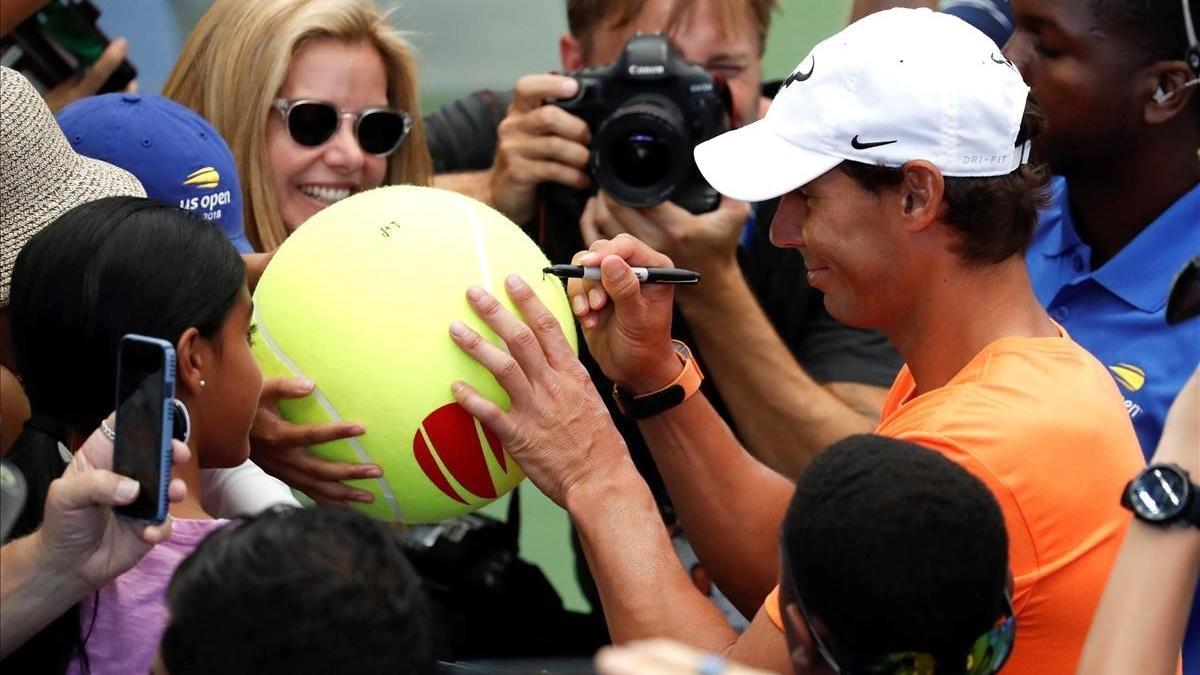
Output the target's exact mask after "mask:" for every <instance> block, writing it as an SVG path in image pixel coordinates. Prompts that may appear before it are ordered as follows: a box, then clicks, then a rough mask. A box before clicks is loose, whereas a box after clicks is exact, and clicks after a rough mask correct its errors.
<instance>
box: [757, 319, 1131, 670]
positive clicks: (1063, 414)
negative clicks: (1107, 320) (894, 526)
mask: <svg viewBox="0 0 1200 675" xmlns="http://www.w3.org/2000/svg"><path fill="white" fill-rule="evenodd" d="M915 389H916V384H915V382H914V381H913V378H912V374H911V373H910V372H909V370H908V367H907V366H905V367H904V368H903V369H902V370H901V371H900V374H899V375H898V376H897V377H896V381H895V383H894V384H893V385H892V388H891V391H889V392H888V397H887V400H886V401H885V403H884V407H883V417H882V422H881V423H880V424H879V427H878V428H877V429H876V433H878V434H880V435H883V436H890V437H892V438H900V439H904V440H907V441H912V442H915V443H920V444H921V445H924V446H926V447H929V448H931V449H933V450H937V451H938V452H941V453H942V454H943V455H945V456H946V457H947V458H949V459H951V460H953V461H954V462H957V463H958V464H959V465H961V466H962V467H964V468H965V469H967V470H968V471H970V472H971V473H972V474H974V475H975V476H976V477H978V478H979V479H980V480H982V481H983V482H984V483H985V484H986V485H987V486H988V487H989V488H990V489H991V491H992V494H993V495H995V497H996V500H997V501H998V502H999V503H1000V508H1001V510H1002V511H1003V513H1004V522H1005V526H1006V528H1007V530H1008V539H1009V565H1010V567H1011V569H1012V573H1013V576H1014V578H1015V582H1016V588H1015V592H1014V595H1013V606H1014V608H1015V610H1016V613H1017V639H1016V645H1015V646H1014V648H1013V653H1012V656H1011V657H1010V659H1009V661H1008V665H1007V666H1005V668H1004V673H1005V674H1006V675H1014V674H1016V675H1019V674H1021V673H1031V674H1032V673H1038V674H1039V675H1054V674H1056V673H1062V674H1063V675H1067V674H1070V673H1074V672H1075V667H1076V665H1077V663H1078V662H1079V655H1080V651H1081V650H1082V649H1083V642H1084V639H1085V638H1086V637H1087V632H1088V628H1089V626H1090V625H1091V621H1092V614H1093V613H1094V612H1095V610H1096V606H1097V604H1098V603H1099V602H1100V595H1101V593H1102V592H1103V591H1104V585H1105V583H1106V582H1107V580H1108V574H1109V571H1110V570H1111V568H1112V565H1113V562H1114V560H1115V558H1116V555H1117V551H1118V550H1119V549H1120V546H1121V540H1122V538H1123V536H1124V532H1125V527H1126V526H1127V525H1128V523H1129V513H1128V512H1127V511H1125V510H1124V509H1123V508H1121V506H1120V504H1119V498H1120V494H1121V489H1122V488H1123V487H1124V485H1125V483H1126V482H1127V481H1128V480H1129V479H1130V478H1132V477H1133V476H1134V474H1136V473H1137V472H1138V471H1139V470H1140V469H1141V467H1142V466H1143V464H1144V460H1143V459H1142V453H1141V450H1140V449H1139V446H1138V440H1137V437H1136V436H1135V435H1134V431H1133V426H1132V425H1131V424H1130V422H1129V416H1128V415H1127V414H1126V412H1125V404H1124V402H1123V400H1122V398H1121V395H1120V394H1119V393H1118V392H1117V388H1116V385H1115V384H1114V383H1113V379H1112V376H1111V375H1109V374H1108V373H1107V372H1106V371H1105V369H1104V366H1102V365H1101V364H1100V362H1099V361H1097V360H1096V359H1095V358H1093V357H1092V356H1091V355H1090V354H1089V353H1087V352H1086V351H1085V350H1084V349H1083V348H1082V347H1080V346H1079V345H1077V344H1075V342H1074V341H1072V340H1071V339H1070V338H1069V337H1066V336H1064V337H1060V338H1018V337H1013V338H1004V339H1001V340H997V341H996V342H993V343H992V344H990V345H988V346H987V348H985V349H984V350H983V351H981V352H980V353H979V354H977V355H976V356H975V358H973V359H972V360H971V361H970V363H968V364H967V365H966V367H964V368H963V369H962V370H961V371H960V372H959V373H958V374H957V375H955V376H954V378H953V379H951V380H950V381H949V382H948V383H947V384H946V385H945V386H943V387H941V388H939V389H935V390H933V391H929V392H926V393H924V394H922V395H920V396H914V393H915ZM959 562H960V564H961V563H962V562H963V561H959ZM766 609H767V614H768V615H770V617H771V619H772V621H774V622H775V624H776V625H777V626H779V627H780V628H782V627H783V623H782V621H781V620H780V616H779V596H778V589H776V590H775V591H773V592H772V593H771V595H770V596H768V598H767V601H766Z"/></svg>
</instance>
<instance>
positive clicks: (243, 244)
mask: <svg viewBox="0 0 1200 675" xmlns="http://www.w3.org/2000/svg"><path fill="white" fill-rule="evenodd" d="M225 236H226V237H228V239H229V243H231V244H233V247H234V248H236V249H237V252H238V253H255V250H254V247H253V246H251V245H250V240H249V239H247V238H246V235H244V234H237V235H234V236H232V237H230V236H229V234H228V233H226V235H225Z"/></svg>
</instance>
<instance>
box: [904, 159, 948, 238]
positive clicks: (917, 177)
mask: <svg viewBox="0 0 1200 675" xmlns="http://www.w3.org/2000/svg"><path fill="white" fill-rule="evenodd" d="M900 171H901V174H902V175H903V179H902V180H901V181H900V189H899V190H898V191H897V195H896V198H897V199H899V200H900V203H899V205H898V206H899V209H900V211H901V217H902V219H903V220H904V221H905V226H904V228H905V229H906V230H908V231H909V232H919V231H921V230H923V229H925V228H926V227H927V226H928V225H929V224H930V223H932V222H933V221H935V220H937V217H938V212H939V211H940V210H941V207H942V196H943V194H945V191H946V181H945V179H944V178H942V172H941V171H938V170H937V167H935V166H934V165H933V164H930V163H929V162H927V161H925V160H923V159H915V160H913V161H911V162H909V163H907V164H905V165H904V166H903V167H901V168H900Z"/></svg>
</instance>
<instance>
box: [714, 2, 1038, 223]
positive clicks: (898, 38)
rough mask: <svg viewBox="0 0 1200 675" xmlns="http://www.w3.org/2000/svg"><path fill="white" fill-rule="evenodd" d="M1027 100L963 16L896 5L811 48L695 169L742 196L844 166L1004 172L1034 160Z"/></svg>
mask: <svg viewBox="0 0 1200 675" xmlns="http://www.w3.org/2000/svg"><path fill="white" fill-rule="evenodd" d="M1028 95H1029V87H1028V86H1026V85H1025V82H1024V81H1023V80H1022V79H1021V74H1020V73H1019V72H1017V68H1016V66H1014V65H1013V64H1012V62H1011V61H1009V60H1008V59H1007V58H1005V57H1004V55H1003V54H1002V53H1001V52H1000V51H999V50H998V49H997V48H996V44H995V43H994V42H992V40H991V39H989V38H988V37H987V36H986V35H984V34H983V33H982V32H980V31H979V30H978V29H976V28H974V27H972V26H971V25H969V24H967V23H966V22H965V21H963V20H962V19H959V18H958V17H955V16H950V15H948V14H938V13H936V12H932V11H930V10H928V9H890V10H887V11H883V12H877V13H875V14H871V15H868V16H867V17H865V18H863V19H860V20H859V21H856V22H854V23H853V24H851V25H849V26H847V27H846V28H845V29H843V30H842V31H841V32H840V33H837V34H836V35H834V36H832V37H830V38H828V39H827V40H825V41H823V42H821V43H820V44H818V45H817V46H816V47H813V50H812V51H811V52H810V53H809V54H808V56H807V57H805V59H804V60H803V61H801V62H800V65H799V66H797V67H796V70H795V71H793V72H792V74H791V75H789V76H788V78H787V79H786V80H784V82H783V86H782V87H781V88H780V90H779V93H778V94H776V95H775V100H774V101H773V102H772V103H771V107H770V109H769V110H768V111H767V114H766V117H764V118H763V119H761V120H759V121H757V122H754V123H753V124H749V125H747V126H744V127H742V128H740V129H735V130H733V131H730V132H727V133H724V134H722V135H720V136H718V137H716V138H714V139H712V140H709V141H707V142H705V143H701V144H700V145H698V146H696V150H695V155H696V166H698V167H699V168H700V172H701V173H702V174H704V177H705V178H706V179H707V180H708V182H709V183H711V184H712V186H713V187H715V188H716V189H717V191H719V192H721V193H722V194H726V195H729V196H730V197H733V198H735V199H741V200H744V201H763V200H766V199H772V198H774V197H778V196H780V195H783V194H786V193H787V192H790V191H792V190H794V189H796V188H798V187H800V186H802V185H804V184H806V183H808V182H810V181H812V180H813V179H815V178H817V177H819V176H821V175H822V174H824V173H825V172H827V171H829V170H830V169H832V168H834V167H835V166H837V165H838V164H840V163H842V161H844V160H854V161H856V162H862V163H864V164H871V165H878V166H889V167H900V166H903V165H904V164H905V163H906V162H909V161H911V160H915V159H924V160H927V161H929V162H931V163H932V164H933V165H934V166H936V167H937V168H938V170H940V171H941V172H942V174H943V175H945V176H1000V175H1004V174H1008V173H1011V172H1013V171H1015V170H1016V169H1017V168H1019V167H1020V166H1021V164H1022V163H1023V162H1026V161H1028V159H1029V143H1028V142H1025V143H1023V144H1021V145H1020V146H1018V145H1017V144H1016V141H1017V135H1018V132H1019V131H1020V128H1021V118H1022V116H1023V115H1024V112H1025V102H1026V98H1027V97H1028Z"/></svg>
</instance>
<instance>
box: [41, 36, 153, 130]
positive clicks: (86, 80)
mask: <svg viewBox="0 0 1200 675" xmlns="http://www.w3.org/2000/svg"><path fill="white" fill-rule="evenodd" d="M128 52H129V43H127V42H126V41H125V39H124V38H121V39H118V40H113V41H112V42H110V43H108V46H107V47H105V48H104V52H103V53H102V54H100V58H98V59H96V62H95V63H93V64H92V67H91V68H88V69H87V72H85V73H83V74H82V75H80V76H78V77H73V78H71V79H69V80H67V81H66V82H63V83H62V84H60V85H58V86H57V87H55V88H53V89H51V90H50V91H47V92H46V93H45V94H44V96H43V98H45V99H46V105H47V106H48V107H49V108H50V112H52V113H55V114H58V111H60V110H62V109H63V108H65V107H67V106H68V105H70V104H72V103H74V102H75V101H78V100H79V99H81V98H86V97H88V96H92V95H94V94H95V93H96V92H98V91H100V87H103V86H104V83H105V82H107V81H108V78H109V76H111V75H112V74H113V72H114V71H116V69H117V68H119V67H120V66H121V62H122V61H124V60H125V55H126V54H127V53H128ZM137 88H138V86H137V80H133V81H131V82H130V83H129V84H128V85H127V86H126V87H125V91H126V92H135V91H137Z"/></svg>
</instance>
